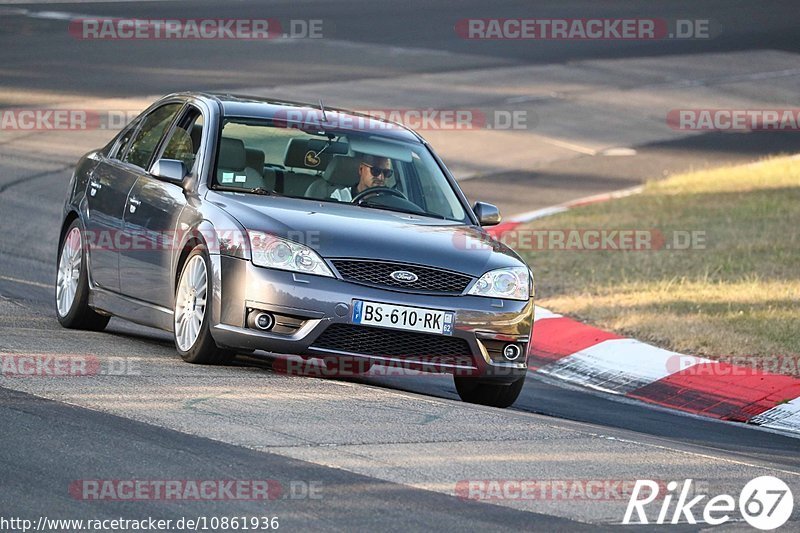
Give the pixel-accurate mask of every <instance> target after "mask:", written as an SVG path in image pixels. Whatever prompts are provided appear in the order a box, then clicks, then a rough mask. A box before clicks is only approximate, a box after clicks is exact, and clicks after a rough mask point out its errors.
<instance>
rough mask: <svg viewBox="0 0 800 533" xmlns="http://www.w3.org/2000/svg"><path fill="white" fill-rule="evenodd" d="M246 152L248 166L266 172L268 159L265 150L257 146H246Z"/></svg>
mask: <svg viewBox="0 0 800 533" xmlns="http://www.w3.org/2000/svg"><path fill="white" fill-rule="evenodd" d="M245 152H246V154H247V155H246V161H247V166H248V167H250V168H254V169H256V170H258V171H259V172H264V162H265V161H266V156H265V155H264V152H262V151H261V150H257V149H255V148H245Z"/></svg>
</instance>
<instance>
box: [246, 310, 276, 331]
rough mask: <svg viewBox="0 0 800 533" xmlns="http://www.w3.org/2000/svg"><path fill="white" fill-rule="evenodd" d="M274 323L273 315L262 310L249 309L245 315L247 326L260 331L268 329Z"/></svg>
mask: <svg viewBox="0 0 800 533" xmlns="http://www.w3.org/2000/svg"><path fill="white" fill-rule="evenodd" d="M274 325H275V317H274V316H272V315H271V314H270V313H266V312H264V311H251V312H250V314H249V315H248V316H247V326H248V327H250V328H254V329H260V330H261V331H269V330H271V329H272V326H274Z"/></svg>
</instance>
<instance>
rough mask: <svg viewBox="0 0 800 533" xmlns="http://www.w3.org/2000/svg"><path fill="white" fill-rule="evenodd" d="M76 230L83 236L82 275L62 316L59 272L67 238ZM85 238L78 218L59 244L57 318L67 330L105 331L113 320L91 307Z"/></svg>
mask: <svg viewBox="0 0 800 533" xmlns="http://www.w3.org/2000/svg"><path fill="white" fill-rule="evenodd" d="M76 228H77V229H78V231H80V235H81V263H80V274H79V275H78V286H77V289H76V290H75V296H74V298H73V300H72V305H71V306H70V308H69V311H68V312H67V314H65V315H63V316H62V315H61V312H60V311H59V310H58V270H59V265H60V263H61V255H62V254H63V253H64V248H65V246H66V244H67V237H68V236H69V235H70V233H71V232H72V230H74V229H76ZM83 237H84V232H83V228H82V227H81V223H80V220H79V219H77V218H76V219H75V220H73V221H72V224H70V225H69V228H67V231H66V232H65V233H64V237H63V239H62V242H61V243H60V244H59V247H58V256H57V257H56V287H55V298H54V303H55V308H56V317H57V318H58V322H59V323H60V324H61V325H62V326H63V327H65V328H69V329H85V330H90V331H102V330H103V329H105V327H106V325H108V321H109V320H111V317H110V316H107V315H101V314H100V313H98V312H97V311H95V310H94V309H92V308H91V307H89V274H88V266H87V265H88V262H87V251H88V250H87V247H86V245H85V242H86V241H85V240H84V238H83Z"/></svg>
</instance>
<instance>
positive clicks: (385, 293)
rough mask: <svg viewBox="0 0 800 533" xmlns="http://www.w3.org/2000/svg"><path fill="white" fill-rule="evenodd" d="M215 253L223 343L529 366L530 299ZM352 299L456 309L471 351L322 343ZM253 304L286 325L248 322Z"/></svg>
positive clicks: (425, 365) (506, 371)
mask: <svg viewBox="0 0 800 533" xmlns="http://www.w3.org/2000/svg"><path fill="white" fill-rule="evenodd" d="M215 259H218V261H214V263H216V265H215V266H218V268H215V269H214V270H216V272H215V273H214V274H215V278H216V279H215V281H216V284H215V292H216V294H215V296H216V298H215V299H216V302H217V304H216V305H215V306H214V312H212V315H211V319H212V324H211V326H212V327H211V332H212V335H213V337H214V339H215V341H216V342H217V343H218V344H220V345H223V346H226V347H230V348H239V349H258V350H266V351H269V352H273V353H280V354H296V355H301V356H307V357H330V356H353V357H356V358H360V359H366V360H370V361H372V362H374V363H377V364H384V365H392V366H400V367H404V368H411V369H416V370H426V371H434V372H448V373H455V374H458V375H469V376H476V377H481V378H489V379H492V380H494V381H513V380H515V379H518V378H519V377H521V376H524V374H525V372H526V369H527V351H528V349H527V348H528V346H529V341H530V336H531V328H532V325H533V308H534V306H533V300H528V301H514V300H499V299H492V298H485V297H480V296H440V295H427V294H412V293H406V292H399V291H393V290H389V289H381V288H375V287H369V286H363V285H358V284H355V283H351V282H346V281H343V280H340V279H336V278H327V277H321V276H312V275H306V274H297V273H292V272H285V271H280V270H274V269H268V268H261V267H257V266H255V265H253V263H252V262H250V261H248V260H244V259H238V258H234V257H230V256H225V255H222V256H217V257H215ZM217 287H218V288H219V289H218V290H217ZM355 299H359V300H368V301H376V302H386V303H392V304H397V305H409V306H415V307H425V308H431V309H441V310H447V311H454V312H455V324H454V328H453V335H452V337H453V338H455V339H462V340H463V342H461V343H460V344H461V345H462V346H464V351H466V352H467V353H464V354H461V353H459V354H458V356H453V355H452V354H450V355H449V356H447V357H439V356H438V355H437V354H436V353H432V354H430V356H420V355H419V354H408V355H406V354H403V355H400V354H397V353H394V354H387V353H383V354H382V353H371V352H372V349H371V347H370V348H368V349H359V350H357V351H353V350H341V349H331V348H329V347H325V346H324V345H323V346H320V344H319V343H317V341H318V339H320V336H321V335H322V334H323V332H325V330H326V329H327V328H328V327H330V326H331V325H333V324H342V325H351V324H352V321H351V316H352V302H353V300H355ZM250 309H258V310H263V311H267V312H270V313H273V314H275V315H276V316H277V317H286V323H287V324H289V326H288V327H282V328H278V329H281V333H276V332H263V331H260V330H258V329H254V328H250V327H248V326H247V313H248V310H250ZM353 327H356V328H363V327H367V328H370V329H380V330H381V331H380V332H378V333H381V334H385V335H384V337H385V336H386V335H391V334H393V333H394V332H396V331H397V330H387V329H386V328H373V327H370V326H353ZM436 337H442V336H436ZM398 338H399V337H398ZM453 342H455V341H453ZM505 343H516V344H519V345H521V346H522V348H523V350H522V351H523V353H522V356H521V357H520V358H519V359H517V360H515V361H514V362H508V361H505V360H503V358H502V357H500V356H499V354H498V353H497V349H496V348H497V346H500V345H502V344H505ZM432 344H436V343H432Z"/></svg>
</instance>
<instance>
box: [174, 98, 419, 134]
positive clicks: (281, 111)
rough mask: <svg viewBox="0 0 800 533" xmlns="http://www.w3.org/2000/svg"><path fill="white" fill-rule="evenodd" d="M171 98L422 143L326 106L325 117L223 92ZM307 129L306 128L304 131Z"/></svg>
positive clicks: (302, 107) (312, 108)
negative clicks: (207, 101)
mask: <svg viewBox="0 0 800 533" xmlns="http://www.w3.org/2000/svg"><path fill="white" fill-rule="evenodd" d="M171 96H183V97H193V98H204V99H208V100H213V101H215V102H217V103H218V104H219V105H220V106H221V108H222V113H223V115H224V116H226V117H243V118H256V119H259V118H260V119H269V120H274V121H276V122H280V121H284V122H297V121H300V122H301V123H302V124H305V125H307V126H309V127H313V126H314V125H319V126H320V128H321V129H325V130H326V131H334V130H335V131H339V132H346V131H354V132H361V133H369V134H373V135H379V136H382V137H387V138H390V139H395V140H401V141H412V142H420V141H422V138H421V137H420V136H419V135H418V134H417V133H416V132H414V131H413V130H411V129H409V128H406V127H405V126H403V125H402V124H398V123H396V122H392V121H388V120H384V119H382V118H379V117H375V116H370V115H368V114H364V113H359V112H356V111H350V110H347V109H341V108H335V107H328V106H325V117H324V118H323V117H322V112H321V110H320V107H319V104H317V105H313V104H307V103H303V102H292V101H286V100H274V99H268V98H259V97H254V96H243V95H234V94H227V93H225V94H222V93H201V92H186V93H179V94H177V95H171ZM303 129H305V127H304V128H303Z"/></svg>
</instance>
